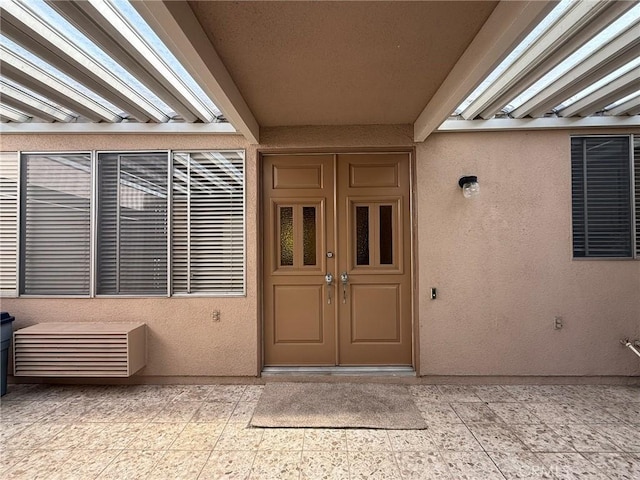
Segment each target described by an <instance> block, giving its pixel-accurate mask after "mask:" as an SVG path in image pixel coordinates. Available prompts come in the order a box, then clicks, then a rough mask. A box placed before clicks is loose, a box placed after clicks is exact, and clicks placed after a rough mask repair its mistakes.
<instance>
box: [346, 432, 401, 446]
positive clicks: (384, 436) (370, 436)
mask: <svg viewBox="0 0 640 480" xmlns="http://www.w3.org/2000/svg"><path fill="white" fill-rule="evenodd" d="M346 435H347V450H348V451H350V452H359V451H366V452H388V451H390V450H391V442H390V441H389V435H388V433H387V431H386V430H365V429H349V430H347V431H346Z"/></svg>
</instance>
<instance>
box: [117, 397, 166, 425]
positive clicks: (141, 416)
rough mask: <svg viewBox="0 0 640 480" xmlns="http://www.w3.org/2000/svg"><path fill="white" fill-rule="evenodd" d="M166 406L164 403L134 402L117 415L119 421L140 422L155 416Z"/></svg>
mask: <svg viewBox="0 0 640 480" xmlns="http://www.w3.org/2000/svg"><path fill="white" fill-rule="evenodd" d="M165 408H166V403H155V402H154V403H151V404H146V405H145V404H142V403H140V404H136V405H131V406H129V407H128V408H127V409H126V410H125V411H124V412H122V413H121V414H120V416H119V421H121V422H132V423H133V422H142V423H146V422H148V421H150V420H151V419H153V418H155V417H156V416H157V415H158V414H159V413H160V412H161V411H163V410H164V409H165Z"/></svg>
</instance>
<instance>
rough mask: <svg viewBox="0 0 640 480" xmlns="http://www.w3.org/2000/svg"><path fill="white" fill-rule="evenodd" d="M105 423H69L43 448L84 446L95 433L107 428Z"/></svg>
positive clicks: (67, 448)
mask: <svg viewBox="0 0 640 480" xmlns="http://www.w3.org/2000/svg"><path fill="white" fill-rule="evenodd" d="M105 426H106V425H105V424H103V423H84V424H83V423H69V424H64V426H63V428H62V430H61V431H60V432H59V433H58V434H57V435H56V436H55V437H53V438H51V439H49V440H47V442H46V444H45V445H42V447H43V448H47V449H51V450H70V449H71V450H72V449H75V448H83V447H84V446H85V445H86V444H87V442H89V441H90V440H91V439H92V438H93V437H94V436H95V435H97V434H99V433H100V432H101V431H102V430H104V428H105Z"/></svg>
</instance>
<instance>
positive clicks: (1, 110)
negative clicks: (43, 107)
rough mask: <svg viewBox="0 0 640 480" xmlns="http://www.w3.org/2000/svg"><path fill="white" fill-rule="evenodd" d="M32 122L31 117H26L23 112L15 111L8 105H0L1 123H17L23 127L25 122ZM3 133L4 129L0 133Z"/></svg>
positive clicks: (0, 128)
mask: <svg viewBox="0 0 640 480" xmlns="http://www.w3.org/2000/svg"><path fill="white" fill-rule="evenodd" d="M29 121H31V117H30V116H29V115H25V114H24V113H23V112H20V111H18V110H15V109H14V108H11V107H10V106H8V105H3V104H1V103H0V122H2V123H5V122H16V123H19V124H21V125H23V124H24V123H23V122H29ZM1 131H2V127H0V132H1Z"/></svg>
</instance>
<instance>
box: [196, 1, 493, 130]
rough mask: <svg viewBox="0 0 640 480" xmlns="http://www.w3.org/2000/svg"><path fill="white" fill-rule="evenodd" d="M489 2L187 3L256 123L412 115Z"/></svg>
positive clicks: (376, 120) (392, 119) (379, 120)
mask: <svg viewBox="0 0 640 480" xmlns="http://www.w3.org/2000/svg"><path fill="white" fill-rule="evenodd" d="M496 4H497V2H451V1H447V2H431V1H429V2H397V1H396V2H203V1H191V2H189V5H190V6H191V9H192V10H193V12H194V14H195V16H196V18H197V19H198V21H199V22H200V24H201V25H202V27H203V29H204V31H205V32H206V34H207V36H208V38H209V39H210V41H211V43H212V44H213V47H214V48H215V50H216V51H217V52H218V54H219V55H220V58H221V59H222V61H223V63H224V64H225V66H226V67H227V69H228V71H229V73H230V75H231V77H232V79H233V81H234V82H235V84H236V85H237V87H238V89H239V91H240V93H241V94H242V96H243V97H244V99H245V101H246V102H247V104H248V106H249V108H250V109H251V111H252V112H253V114H254V115H255V117H256V120H257V121H258V123H259V124H260V125H261V126H282V125H348V124H398V123H413V122H414V121H415V120H416V118H417V117H418V115H419V114H420V112H421V111H422V110H423V109H424V107H425V105H426V104H427V103H428V101H429V100H430V98H431V97H432V95H433V94H434V93H435V92H436V91H437V89H438V88H439V86H440V85H441V84H442V82H443V80H444V79H445V78H446V76H447V75H448V74H449V72H450V71H451V69H452V68H453V66H454V65H455V64H456V62H457V61H458V60H459V58H460V56H461V55H462V53H463V52H464V51H465V50H466V48H467V47H468V45H469V43H470V42H471V41H472V40H473V38H474V37H475V35H476V34H477V32H478V31H479V29H480V28H481V27H482V26H483V24H484V23H485V21H486V20H487V18H488V17H489V15H490V14H491V12H492V11H493V10H494V8H495V6H496Z"/></svg>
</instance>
